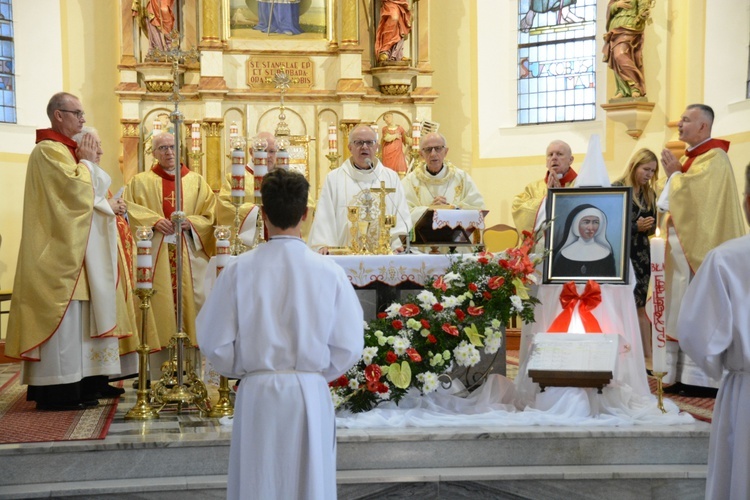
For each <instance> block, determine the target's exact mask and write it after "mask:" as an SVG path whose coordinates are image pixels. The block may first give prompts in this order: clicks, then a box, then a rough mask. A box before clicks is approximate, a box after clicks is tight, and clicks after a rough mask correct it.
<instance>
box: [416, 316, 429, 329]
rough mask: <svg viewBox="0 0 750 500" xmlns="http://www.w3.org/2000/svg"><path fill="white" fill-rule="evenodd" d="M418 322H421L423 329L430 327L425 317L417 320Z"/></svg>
mask: <svg viewBox="0 0 750 500" xmlns="http://www.w3.org/2000/svg"><path fill="white" fill-rule="evenodd" d="M419 322H420V323H422V328H424V329H425V330H429V329H430V322H429V321H427V320H426V319H424V318H422V319H420V320H419Z"/></svg>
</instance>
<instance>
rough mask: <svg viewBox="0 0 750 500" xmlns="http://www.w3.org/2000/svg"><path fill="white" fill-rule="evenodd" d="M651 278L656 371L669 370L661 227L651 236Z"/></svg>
mask: <svg viewBox="0 0 750 500" xmlns="http://www.w3.org/2000/svg"><path fill="white" fill-rule="evenodd" d="M650 246H651V279H652V281H653V285H654V286H653V292H652V294H651V300H652V302H653V306H654V313H653V315H652V316H653V318H652V324H651V344H652V345H651V350H652V360H653V361H652V362H653V371H654V372H662V373H664V372H666V371H667V334H666V331H665V329H664V307H665V301H666V294H665V288H666V287H665V282H664V256H665V249H666V243H665V241H664V238H662V237H660V236H659V228H656V235H655V236H654V237H653V238H651V242H650Z"/></svg>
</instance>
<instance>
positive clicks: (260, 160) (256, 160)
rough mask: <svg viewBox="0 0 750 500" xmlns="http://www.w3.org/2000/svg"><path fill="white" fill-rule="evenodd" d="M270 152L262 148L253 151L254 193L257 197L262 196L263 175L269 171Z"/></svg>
mask: <svg viewBox="0 0 750 500" xmlns="http://www.w3.org/2000/svg"><path fill="white" fill-rule="evenodd" d="M267 161H268V153H266V152H265V151H262V150H257V149H256V150H254V151H253V172H254V175H253V180H254V181H255V182H254V193H253V195H254V196H255V197H256V198H260V185H261V183H262V182H263V177H264V176H265V175H266V174H267V173H268V163H267Z"/></svg>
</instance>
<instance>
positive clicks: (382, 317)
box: [378, 312, 388, 319]
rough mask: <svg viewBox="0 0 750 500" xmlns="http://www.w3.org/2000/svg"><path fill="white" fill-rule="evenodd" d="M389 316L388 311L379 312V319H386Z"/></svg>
mask: <svg viewBox="0 0 750 500" xmlns="http://www.w3.org/2000/svg"><path fill="white" fill-rule="evenodd" d="M387 317H388V314H386V313H384V312H382V313H378V319H385V318H387Z"/></svg>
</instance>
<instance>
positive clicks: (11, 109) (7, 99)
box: [0, 0, 16, 123]
mask: <svg viewBox="0 0 750 500" xmlns="http://www.w3.org/2000/svg"><path fill="white" fill-rule="evenodd" d="M14 59H15V51H14V49H13V8H12V5H11V0H0V122H5V123H16V81H15V76H14V75H15V60H14Z"/></svg>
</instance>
